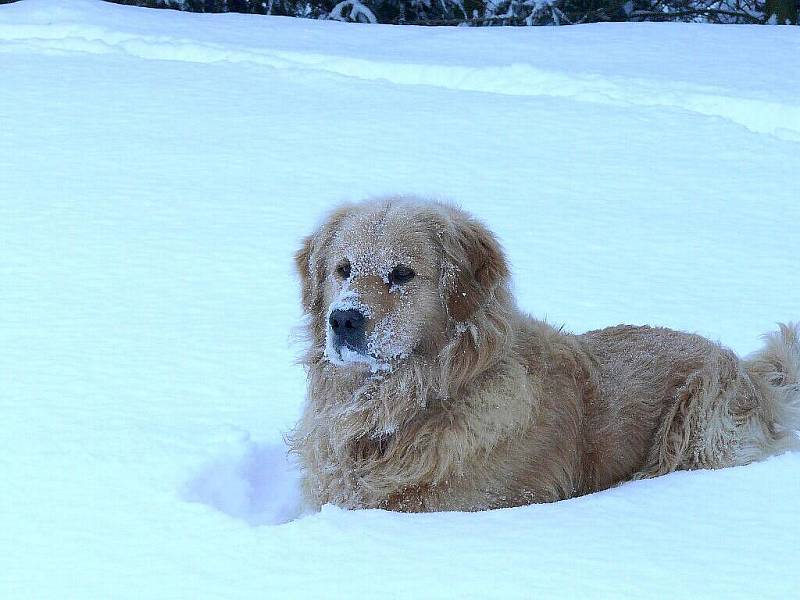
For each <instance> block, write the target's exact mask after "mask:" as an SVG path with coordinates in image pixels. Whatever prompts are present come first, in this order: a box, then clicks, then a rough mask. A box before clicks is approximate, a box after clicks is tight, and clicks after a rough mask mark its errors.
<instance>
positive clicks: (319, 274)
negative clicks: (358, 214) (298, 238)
mask: <svg viewBox="0 0 800 600" xmlns="http://www.w3.org/2000/svg"><path fill="white" fill-rule="evenodd" d="M349 212H350V206H349V205H344V206H341V207H339V208H337V209H336V210H335V211H333V212H332V213H331V214H330V215H328V217H327V218H326V219H325V220H324V221H323V223H322V224H321V225H320V226H319V227H317V229H316V231H314V233H312V234H311V235H309V236H307V237H305V238H304V239H303V244H302V246H301V247H300V250H298V251H297V253H296V254H295V255H294V264H295V267H296V268H297V273H298V274H299V275H300V291H301V298H302V302H303V309H304V310H305V311H306V312H307V313H308V314H310V315H318V314H321V313H322V287H323V283H324V281H325V276H326V272H325V270H326V269H327V266H326V265H327V259H326V256H325V254H326V250H327V248H328V247H329V246H330V244H331V241H332V240H333V237H334V235H336V232H337V231H338V230H339V227H340V225H341V222H342V220H343V219H344V218H345V216H347V215H348V214H349Z"/></svg>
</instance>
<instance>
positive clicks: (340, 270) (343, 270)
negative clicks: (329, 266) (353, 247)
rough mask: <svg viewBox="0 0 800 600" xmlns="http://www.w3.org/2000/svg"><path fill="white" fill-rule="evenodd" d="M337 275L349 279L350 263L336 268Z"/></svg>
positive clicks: (344, 263)
mask: <svg viewBox="0 0 800 600" xmlns="http://www.w3.org/2000/svg"><path fill="white" fill-rule="evenodd" d="M336 273H337V275H339V277H341V278H342V279H347V278H348V277H350V263H349V262H343V263H342V264H340V265H339V266H338V267H336Z"/></svg>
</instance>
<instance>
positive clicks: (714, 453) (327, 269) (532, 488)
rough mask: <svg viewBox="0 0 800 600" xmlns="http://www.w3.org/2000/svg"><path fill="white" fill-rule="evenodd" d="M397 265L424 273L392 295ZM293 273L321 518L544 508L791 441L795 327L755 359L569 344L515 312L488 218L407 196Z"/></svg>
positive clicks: (615, 343)
mask: <svg viewBox="0 0 800 600" xmlns="http://www.w3.org/2000/svg"><path fill="white" fill-rule="evenodd" d="M345 260H346V261H348V264H350V265H352V267H351V268H352V271H351V273H350V275H349V277H347V278H343V277H340V276H339V275H337V271H336V269H337V265H339V264H340V263H341V261H345ZM400 263H402V264H405V265H407V266H410V267H412V268H413V269H414V271H415V272H416V277H414V279H412V280H411V281H410V282H408V283H407V284H405V285H403V286H392V285H390V283H387V282H388V280H387V273H388V272H389V271H390V270H391V269H392V268H393V267H394V266H395V265H396V264H400ZM296 264H297V269H298V272H299V274H300V278H301V283H302V302H303V308H304V311H305V313H306V315H307V318H308V322H307V332H308V337H309V348H308V352H307V353H306V355H305V357H304V359H303V362H304V364H305V366H306V368H307V371H308V396H307V400H306V406H305V410H304V413H303V416H302V418H301V420H300V422H299V423H298V424H297V427H296V428H295V430H294V431H293V432H292V433H291V435H290V436H289V443H290V447H291V449H292V451H293V452H294V453H295V454H296V455H297V456H298V457H299V460H300V463H301V466H302V469H303V473H304V493H305V496H306V498H307V500H308V502H309V503H310V504H312V505H314V506H320V505H322V504H324V503H328V502H330V503H334V504H337V505H339V506H343V507H348V508H368V507H380V508H388V509H392V510H402V511H433V510H483V509H488V508H495V507H503V506H517V505H522V504H529V503H534V502H550V501H554V500H559V499H562V498H569V497H572V496H577V495H581V494H586V493H589V492H593V491H596V490H602V489H605V488H608V487H610V486H613V485H615V484H617V483H619V482H622V481H626V480H630V479H635V478H643V477H652V476H656V475H660V474H664V473H668V472H671V471H674V470H676V469H698V468H720V467H726V466H731V465H741V464H746V463H749V462H751V461H753V460H757V459H760V458H762V457H764V456H767V455H769V454H773V453H776V452H780V451H782V450H785V449H787V448H789V447H794V446H796V445H797V442H798V440H797V437H796V434H795V433H794V429H796V428H797V427H798V426H800V341H798V340H799V337H800V336H799V335H798V331H799V328H798V327H797V326H793V325H787V326H781V329H780V332H779V333H776V334H772V335H771V336H768V337H767V343H766V347H765V348H764V349H763V350H762V351H761V352H759V353H757V354H756V355H754V356H753V357H752V358H751V359H749V360H742V359H739V358H738V357H737V356H736V355H734V354H733V353H732V352H731V351H730V350H727V349H726V348H723V347H721V346H719V345H718V344H715V343H713V342H711V341H709V340H707V339H704V338H702V337H700V336H697V335H692V334H687V333H682V332H678V331H671V330H668V329H662V328H651V327H633V326H625V325H621V326H617V327H611V328H608V329H602V330H598V331H591V332H588V333H585V334H582V335H572V334H568V333H565V332H562V331H561V330H558V329H555V328H553V327H551V326H550V325H548V324H546V323H544V322H542V321H539V320H536V319H533V318H531V317H529V316H527V315H525V314H524V313H522V312H520V311H519V310H518V309H517V308H516V306H515V304H514V302H513V298H512V296H511V294H510V292H509V287H508V283H509V270H508V267H507V263H506V260H505V258H504V256H503V252H502V250H501V248H500V247H499V245H498V243H497V241H496V240H495V238H494V237H493V236H492V234H491V233H490V232H489V231H488V230H487V229H486V228H485V227H484V226H483V225H482V224H481V223H479V222H478V221H476V220H474V219H472V218H471V217H470V216H469V215H467V214H466V213H464V212H463V211H461V210H460V209H458V208H455V207H453V206H450V205H447V204H441V203H435V202H427V201H422V200H416V199H408V198H387V199H379V200H372V201H367V202H363V203H359V204H351V205H345V206H342V207H340V208H338V209H337V210H335V211H334V212H333V213H332V214H330V215H328V217H327V218H326V219H325V221H324V222H323V223H322V224H321V226H320V227H319V228H318V229H317V230H316V231H315V232H314V233H313V234H312V235H310V236H309V237H307V238H306V239H305V241H304V243H303V246H302V248H301V249H300V251H299V252H298V253H297V255H296ZM348 303H349V304H348ZM344 305H346V306H357V307H359V310H361V311H362V312H363V313H364V314H365V315H367V316H368V323H367V335H368V338H369V345H368V349H369V356H366V355H365V356H363V357H356V359H355V362H353V360H347V361H346V360H344V358H343V357H342V356H339V355H338V354H337V353H336V352H335V351H332V350H331V346H330V340H329V339H328V337H329V331H328V329H329V327H328V315H329V312H330V310H331V309H332V307H334V306H344ZM351 358H352V357H351ZM362 359H363V360H362Z"/></svg>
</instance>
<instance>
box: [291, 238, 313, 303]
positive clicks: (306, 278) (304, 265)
mask: <svg viewBox="0 0 800 600" xmlns="http://www.w3.org/2000/svg"><path fill="white" fill-rule="evenodd" d="M313 250H314V235H309V236H306V237H305V238H303V245H302V246H301V248H300V250H298V251H297V253H296V254H295V255H294V264H295V267H296V268H297V274H298V275H300V294H301V298H302V302H303V309H305V310H306V311H307V312H314V307H315V305H316V304H318V303H319V300H318V296H319V293H318V288H319V286H318V285H317V282H316V278H315V277H314V276H313V275H312V273H311V253H312V252H313Z"/></svg>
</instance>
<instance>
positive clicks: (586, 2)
mask: <svg viewBox="0 0 800 600" xmlns="http://www.w3.org/2000/svg"><path fill="white" fill-rule="evenodd" d="M13 1H14V0H0V4H7V3H9V2H13ZM107 1H109V2H116V3H117V4H129V5H135V6H146V7H150V8H172V9H177V10H187V11H193V12H240V13H256V14H262V15H285V16H293V17H308V18H312V19H336V20H339V21H360V22H365V23H392V24H398V25H402V24H416V25H470V26H477V25H567V24H573V23H592V22H598V21H686V22H705V23H771V24H781V25H783V24H792V25H797V24H798V16H799V15H800V0H341V1H339V0H107Z"/></svg>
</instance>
